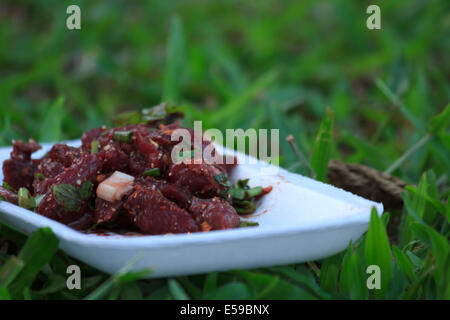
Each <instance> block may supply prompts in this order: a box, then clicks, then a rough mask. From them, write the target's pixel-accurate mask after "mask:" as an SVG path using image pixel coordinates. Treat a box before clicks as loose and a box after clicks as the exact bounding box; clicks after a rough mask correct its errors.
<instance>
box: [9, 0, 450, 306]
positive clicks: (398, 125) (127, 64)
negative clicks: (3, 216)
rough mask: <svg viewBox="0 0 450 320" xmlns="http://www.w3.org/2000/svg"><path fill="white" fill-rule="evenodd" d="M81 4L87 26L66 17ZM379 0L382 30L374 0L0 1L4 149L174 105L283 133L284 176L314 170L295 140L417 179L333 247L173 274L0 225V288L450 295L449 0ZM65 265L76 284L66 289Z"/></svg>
mask: <svg viewBox="0 0 450 320" xmlns="http://www.w3.org/2000/svg"><path fill="white" fill-rule="evenodd" d="M74 3H77V4H79V5H80V7H81V11H82V30H81V31H68V30H67V29H66V28H65V19H66V14H65V9H66V7H67V6H68V5H69V4H74ZM373 3H377V4H378V5H380V7H381V14H382V30H379V31H369V30H367V29H366V26H365V19H366V15H365V9H366V7H367V6H368V5H369V4H372V2H367V1H338V0H330V1H312V0H310V1H275V0H270V1H269V0H265V1H251V2H248V1H246V2H244V1H214V2H207V1H199V0H198V1H170V2H168V1H157V2H156V1H148V2H142V3H141V2H140V3H139V4H137V3H131V2H129V1H118V0H117V1H108V2H103V1H89V2H88V1H57V0H53V1H41V2H37V1H31V0H27V1H9V0H6V1H2V2H1V4H0V73H1V75H0V144H1V145H9V144H10V141H11V139H13V138H14V139H19V138H21V139H28V138H35V139H39V140H40V141H55V140H60V139H74V138H78V137H79V136H80V135H81V133H82V132H83V131H85V130H87V129H90V128H94V127H97V126H100V125H102V124H106V125H111V119H112V118H113V116H114V115H116V114H117V113H119V112H121V111H125V110H133V109H139V108H144V107H148V106H151V105H154V104H157V103H159V102H160V101H162V100H170V101H172V102H174V103H177V105H179V106H181V107H183V108H184V110H185V111H186V119H185V122H186V124H189V123H191V121H192V120H194V119H196V120H197V119H199V120H203V121H204V123H203V126H204V128H205V127H206V128H208V127H217V128H220V129H225V128H237V127H241V128H244V129H246V128H250V127H253V128H256V129H258V128H279V129H280V138H281V140H282V141H281V157H280V162H281V165H282V166H283V167H285V168H288V169H290V170H292V171H295V172H298V173H303V174H310V170H309V169H308V166H305V165H304V163H302V162H301V161H300V160H299V159H298V158H297V156H296V154H295V153H294V152H292V151H291V148H290V146H289V144H288V143H287V142H286V141H285V140H284V138H285V137H286V136H288V135H289V134H292V135H293V136H294V138H295V141H296V143H297V147H298V149H299V150H300V151H301V153H302V154H303V155H305V158H306V159H307V161H310V162H311V167H312V168H313V169H314V171H315V172H316V175H317V178H318V179H320V180H325V179H326V169H327V167H326V163H327V161H328V159H329V158H337V159H340V160H343V161H345V162H356V163H362V164H365V165H368V166H371V167H373V168H375V169H377V170H379V171H387V172H390V173H391V174H393V175H395V176H397V177H399V178H401V179H403V180H405V181H406V182H407V183H408V184H410V186H409V187H408V188H407V190H406V191H405V193H404V195H403V197H404V202H405V205H404V208H403V209H402V210H397V211H392V212H389V213H385V214H384V215H383V217H382V218H381V219H380V218H378V217H377V216H376V215H372V219H371V222H370V227H369V231H368V233H367V234H366V235H365V236H364V237H362V238H361V239H360V240H359V241H357V242H356V243H352V244H350V245H349V247H348V250H346V251H344V252H342V253H340V254H337V255H335V256H333V257H330V258H327V259H324V260H322V261H314V262H313V261H311V262H309V263H302V264H297V265H291V266H281V267H274V268H264V269H257V270H248V271H242V270H241V271H238V270H236V271H230V272H221V273H210V274H205V275H198V276H189V277H178V278H174V279H158V280H139V278H140V277H141V276H142V275H143V274H145V272H148V271H147V270H144V271H143V272H144V273H133V274H130V273H126V272H124V273H120V274H117V275H115V276H112V277H109V276H107V275H105V274H102V273H101V272H99V271H97V270H95V269H93V268H91V267H89V266H87V265H85V264H82V263H81V262H79V261H76V260H74V259H72V258H71V257H68V256H67V255H66V254H65V253H64V252H62V251H56V249H55V244H56V242H55V241H56V239H55V238H54V236H53V235H52V233H51V232H50V231H49V230H46V229H43V230H40V231H38V232H36V233H35V234H33V235H32V236H31V237H29V238H26V237H25V236H23V235H21V234H19V233H17V232H15V231H14V230H12V229H10V228H9V227H7V226H6V225H1V226H0V298H3V299H8V298H24V299H26V298H31V299H80V298H87V299H108V298H111V299H185V298H192V299H198V298H205V299H231V298H242V299H288V298H292V299H330V298H344V299H347V298H351V299H367V298H370V299H385V298H387V299H449V298H450V286H449V285H448V284H449V283H450V258H449V241H448V239H449V219H450V206H449V205H448V201H449V199H450V188H449V182H448V179H449V176H450V152H449V150H450V133H449V123H450V120H449V113H450V111H449V109H448V108H447V109H445V106H446V105H447V104H448V102H449V100H450V99H449V97H450V85H449V81H448V79H449V78H450V60H449V59H448V55H449V53H450V37H448V35H449V34H450V14H449V12H450V10H449V7H450V5H449V3H448V1H445V0H434V1H425V0H404V1H383V2H380V1H375V2H373ZM328 106H329V107H330V109H331V110H332V111H333V113H334V117H333V118H334V119H333V120H332V119H331V118H330V113H329V112H327V107H328ZM444 109H445V110H446V111H444ZM441 112H442V113H441ZM439 113H441V115H440V116H437V115H438V114H439ZM386 230H387V232H386ZM293 245H295V244H293ZM34 248H39V249H37V250H38V251H37V252H39V253H40V254H39V256H36V255H35V252H36V251H35V249H34ZM70 264H79V265H80V266H81V269H82V275H83V278H82V289H81V290H68V289H67V288H66V286H65V281H66V277H67V274H66V267H67V266H68V265H70ZM370 264H377V265H380V266H381V267H382V270H384V273H383V277H382V289H381V290H368V289H367V287H366V285H365V284H366V279H367V276H368V275H367V274H366V272H365V271H366V268H367V266H368V265H370Z"/></svg>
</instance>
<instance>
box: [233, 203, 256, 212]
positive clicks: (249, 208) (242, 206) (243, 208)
mask: <svg viewBox="0 0 450 320" xmlns="http://www.w3.org/2000/svg"><path fill="white" fill-rule="evenodd" d="M233 204H234V209H236V212H237V213H239V214H250V213H253V212H255V210H256V206H255V204H254V203H253V202H251V201H234V203H233Z"/></svg>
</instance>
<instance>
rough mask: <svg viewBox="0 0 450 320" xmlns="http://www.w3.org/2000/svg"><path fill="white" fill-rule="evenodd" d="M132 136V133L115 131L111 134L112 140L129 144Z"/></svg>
mask: <svg viewBox="0 0 450 320" xmlns="http://www.w3.org/2000/svg"><path fill="white" fill-rule="evenodd" d="M132 136H133V131H131V130H129V131H116V132H114V133H113V139H114V140H115V141H119V142H130V141H131V137H132Z"/></svg>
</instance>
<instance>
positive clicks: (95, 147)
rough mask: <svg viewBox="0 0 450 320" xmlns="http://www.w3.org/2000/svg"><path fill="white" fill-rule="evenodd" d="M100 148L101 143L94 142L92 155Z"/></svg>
mask: <svg viewBox="0 0 450 320" xmlns="http://www.w3.org/2000/svg"><path fill="white" fill-rule="evenodd" d="M99 146H100V141H98V140H92V141H91V154H94V153H97V152H98V148H99Z"/></svg>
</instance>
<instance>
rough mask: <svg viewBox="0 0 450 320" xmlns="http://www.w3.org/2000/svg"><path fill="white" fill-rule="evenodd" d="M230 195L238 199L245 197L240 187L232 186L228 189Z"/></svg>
mask: <svg viewBox="0 0 450 320" xmlns="http://www.w3.org/2000/svg"><path fill="white" fill-rule="evenodd" d="M230 196H231V197H232V198H235V199H238V200H244V198H245V190H244V189H241V188H236V187H234V188H233V189H231V190H230Z"/></svg>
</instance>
